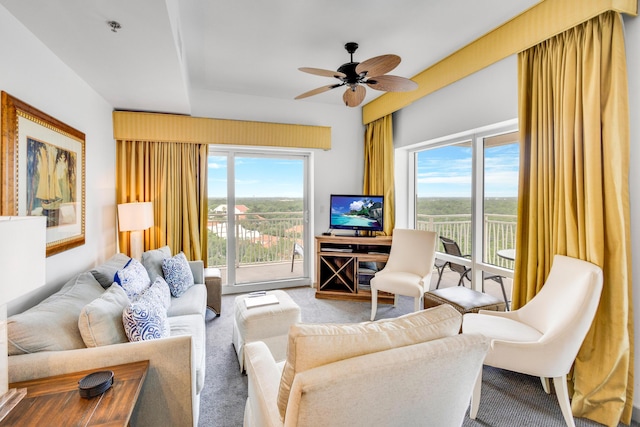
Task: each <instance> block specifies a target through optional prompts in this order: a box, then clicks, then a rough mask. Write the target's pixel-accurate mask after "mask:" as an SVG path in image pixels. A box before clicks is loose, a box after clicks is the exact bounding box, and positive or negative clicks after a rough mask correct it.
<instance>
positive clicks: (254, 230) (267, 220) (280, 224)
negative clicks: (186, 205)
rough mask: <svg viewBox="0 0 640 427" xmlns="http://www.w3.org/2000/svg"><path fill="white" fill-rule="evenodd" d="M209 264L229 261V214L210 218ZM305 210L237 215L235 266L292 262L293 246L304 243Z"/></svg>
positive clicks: (221, 264)
mask: <svg viewBox="0 0 640 427" xmlns="http://www.w3.org/2000/svg"><path fill="white" fill-rule="evenodd" d="M207 228H208V230H209V233H208V238H207V241H208V254H209V259H208V264H209V265H210V266H212V267H222V266H225V265H226V264H227V259H226V256H227V235H228V230H227V214H226V212H221V213H210V214H209V218H208V224H207ZM303 229H304V228H303V214H302V212H260V213H251V214H248V213H243V214H235V232H234V233H232V234H233V235H235V236H236V257H235V258H236V266H237V267H238V266H240V265H250V264H268V263H275V262H283V261H287V260H288V261H291V256H292V254H293V245H294V243H297V244H299V245H302V233H303Z"/></svg>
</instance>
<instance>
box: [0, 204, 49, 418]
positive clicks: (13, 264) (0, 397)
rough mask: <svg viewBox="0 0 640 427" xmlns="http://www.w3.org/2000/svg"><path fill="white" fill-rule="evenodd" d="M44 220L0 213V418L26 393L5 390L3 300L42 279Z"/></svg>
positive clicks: (16, 294)
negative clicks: (0, 273)
mask: <svg viewBox="0 0 640 427" xmlns="http://www.w3.org/2000/svg"><path fill="white" fill-rule="evenodd" d="M46 221H47V219H46V217H44V216H24V217H18V216H0V271H2V281H1V282H0V283H1V285H0V286H1V287H2V289H1V291H0V345H1V347H0V351H1V352H2V354H1V355H0V420H2V419H3V418H4V417H5V416H6V415H7V414H8V413H9V412H10V411H11V409H13V408H14V407H15V406H16V405H17V404H18V403H19V402H20V400H22V398H23V397H24V396H25V394H26V389H11V390H9V367H8V363H9V357H8V356H7V353H8V347H7V303H8V302H9V301H12V300H14V299H16V298H18V297H20V296H23V295H26V294H27V293H29V292H31V291H33V290H35V289H37V288H39V287H40V286H42V285H44V283H45V274H44V268H45V261H46V259H47V243H46V240H47V238H46V235H47V232H46V230H47V228H46Z"/></svg>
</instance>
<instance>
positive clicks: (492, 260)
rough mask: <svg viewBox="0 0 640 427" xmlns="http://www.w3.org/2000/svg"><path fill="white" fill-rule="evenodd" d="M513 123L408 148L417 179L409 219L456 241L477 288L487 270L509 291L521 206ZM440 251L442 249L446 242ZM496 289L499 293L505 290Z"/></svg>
mask: <svg viewBox="0 0 640 427" xmlns="http://www.w3.org/2000/svg"><path fill="white" fill-rule="evenodd" d="M515 128H516V125H515V124H510V125H507V126H495V127H494V128H485V129H480V130H476V131H470V132H466V133H461V134H458V135H455V136H452V137H445V138H440V139H438V140H437V141H431V142H427V143H424V144H420V145H419V146H415V147H412V149H411V150H410V152H409V160H410V170H411V171H412V177H413V181H414V182H413V183H412V184H411V185H410V187H411V188H413V189H414V190H413V191H414V194H413V195H411V196H413V197H412V198H413V200H414V202H413V206H412V208H411V209H410V214H413V216H414V218H413V220H412V221H411V220H410V221H409V223H411V222H413V224H414V226H415V228H417V229H423V230H431V231H435V232H436V233H437V234H438V235H439V236H444V237H446V238H449V239H451V240H453V241H455V242H456V243H457V244H458V246H459V248H460V253H461V255H462V257H460V258H457V262H459V263H460V264H462V265H465V266H466V267H468V268H471V269H472V274H470V275H469V276H470V277H471V278H472V280H473V287H474V288H475V289H481V288H482V283H481V281H482V277H483V276H482V274H483V272H487V273H489V274H490V275H495V274H497V275H500V276H503V277H504V278H505V286H506V287H507V288H508V289H509V290H510V285H511V281H510V279H507V278H509V277H512V276H513V271H512V269H513V261H512V259H513V254H514V247H515V233H516V223H517V205H518V199H517V196H518V169H519V142H518V133H517V131H516V129H515ZM439 251H440V252H441V253H444V248H443V246H442V245H440V247H439ZM444 258H446V255H445V257H444ZM458 278H459V276H457V277H456V280H457V279H458ZM465 283H466V284H468V281H466V282H465ZM488 286H489V285H488V284H487V292H490V290H489V289H488ZM496 291H497V293H496V296H500V297H501V293H500V292H501V290H500V289H499V288H496Z"/></svg>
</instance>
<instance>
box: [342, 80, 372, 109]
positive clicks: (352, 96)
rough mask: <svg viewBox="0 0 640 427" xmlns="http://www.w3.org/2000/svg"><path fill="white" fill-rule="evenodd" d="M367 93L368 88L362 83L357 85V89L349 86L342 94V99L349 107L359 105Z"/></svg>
mask: <svg viewBox="0 0 640 427" xmlns="http://www.w3.org/2000/svg"><path fill="white" fill-rule="evenodd" d="M366 94H367V90H366V89H365V88H364V86H362V85H357V86H356V87H355V90H354V89H352V88H351V87H348V88H347V90H346V91H345V92H344V95H342V99H343V100H344V103H345V104H346V105H347V107H357V106H358V105H360V103H361V102H362V101H363V100H364V96H365V95H366Z"/></svg>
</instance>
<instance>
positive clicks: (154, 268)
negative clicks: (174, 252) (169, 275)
mask: <svg viewBox="0 0 640 427" xmlns="http://www.w3.org/2000/svg"><path fill="white" fill-rule="evenodd" d="M141 258H142V259H141V260H140V261H141V262H142V265H143V266H144V268H145V269H146V270H147V273H149V278H150V279H151V281H152V282H153V281H154V280H156V277H158V276H160V277H162V278H163V279H164V273H163V271H162V261H163V260H164V259H166V258H171V249H170V248H169V246H163V247H161V248H158V249H152V250H149V251H146V252H144V253H143V254H142V257H141Z"/></svg>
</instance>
